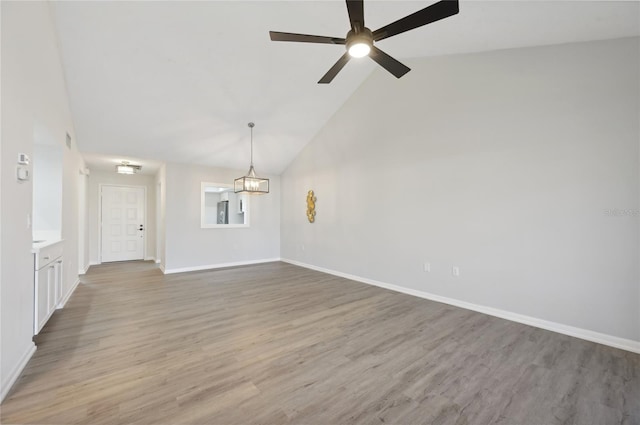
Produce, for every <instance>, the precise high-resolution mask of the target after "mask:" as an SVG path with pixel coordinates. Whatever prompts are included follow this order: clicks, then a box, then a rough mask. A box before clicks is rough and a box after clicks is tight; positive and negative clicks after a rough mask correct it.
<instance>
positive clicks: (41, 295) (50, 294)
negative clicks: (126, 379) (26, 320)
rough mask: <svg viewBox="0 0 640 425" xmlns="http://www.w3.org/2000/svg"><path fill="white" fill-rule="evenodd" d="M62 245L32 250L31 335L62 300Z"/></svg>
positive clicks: (38, 329)
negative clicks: (32, 299)
mask: <svg viewBox="0 0 640 425" xmlns="http://www.w3.org/2000/svg"><path fill="white" fill-rule="evenodd" d="M62 265H63V261H62V244H61V243H55V244H51V245H48V246H44V247H39V248H37V249H34V268H35V274H34V282H33V283H34V305H33V307H34V308H33V313H34V317H33V334H34V335H37V334H38V333H39V332H40V330H41V329H42V327H43V326H44V325H45V323H47V320H49V318H50V317H51V315H52V314H53V312H54V311H55V310H56V308H57V306H58V304H59V303H60V301H61V299H62Z"/></svg>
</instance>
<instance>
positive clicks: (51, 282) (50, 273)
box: [47, 263, 56, 318]
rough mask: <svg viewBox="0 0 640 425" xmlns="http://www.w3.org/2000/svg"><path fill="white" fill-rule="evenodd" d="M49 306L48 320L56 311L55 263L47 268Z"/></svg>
mask: <svg viewBox="0 0 640 425" xmlns="http://www.w3.org/2000/svg"><path fill="white" fill-rule="evenodd" d="M47 286H48V292H49V293H48V305H47V318H49V316H50V315H51V313H52V312H53V311H54V310H55V309H56V266H55V263H54V264H51V265H50V266H48V267H47Z"/></svg>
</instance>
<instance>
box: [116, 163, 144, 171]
mask: <svg viewBox="0 0 640 425" xmlns="http://www.w3.org/2000/svg"><path fill="white" fill-rule="evenodd" d="M140 170H142V167H141V166H140V165H131V164H130V163H129V161H122V164H118V165H116V173H118V174H135V173H137V172H138V171H140Z"/></svg>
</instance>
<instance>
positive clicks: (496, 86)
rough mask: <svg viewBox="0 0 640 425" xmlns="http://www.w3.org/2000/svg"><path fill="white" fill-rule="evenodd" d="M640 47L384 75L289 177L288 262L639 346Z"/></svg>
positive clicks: (451, 62) (572, 48) (631, 42)
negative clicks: (311, 204) (310, 196)
mask: <svg viewBox="0 0 640 425" xmlns="http://www.w3.org/2000/svg"><path fill="white" fill-rule="evenodd" d="M639 48H640V43H639V39H638V38H632V39H620V40H612V41H603V42H591V43H578V44H568V45H560V46H550V47H536V48H527V49H517V50H504V51H496V52H489V53H481V54H468V55H456V56H448V57H438V58H431V59H422V60H416V61H408V65H409V66H411V67H412V71H411V72H410V73H408V74H407V75H406V76H405V77H403V78H402V79H400V80H396V79H395V78H393V77H391V76H390V75H388V74H387V73H386V72H384V71H382V70H378V71H376V72H374V73H373V74H372V76H371V77H370V78H369V79H368V80H367V81H366V82H365V83H364V84H363V85H362V86H361V87H360V88H359V89H358V90H357V91H356V92H355V93H354V95H353V96H352V97H351V98H350V99H349V100H348V101H347V102H346V103H345V104H344V105H343V107H342V108H341V109H340V110H339V111H338V112H337V113H336V114H335V115H334V116H333V117H332V119H331V120H330V121H329V122H328V123H327V125H326V126H325V127H324V128H323V129H322V131H321V132H320V133H319V134H318V135H317V136H316V137H315V138H314V140H313V141H312V142H311V143H310V144H309V145H308V146H307V147H306V148H305V149H304V150H303V151H302V152H301V154H300V155H299V156H298V157H297V159H296V160H295V161H294V162H293V163H292V164H291V165H290V166H289V168H288V169H287V170H286V172H285V173H284V174H283V175H282V211H281V215H282V248H281V250H282V252H281V254H282V257H283V258H288V259H292V260H295V261H298V262H302V263H306V264H310V265H312V266H316V267H322V268H326V269H329V270H334V271H338V272H342V273H348V274H352V275H355V276H359V277H363V278H368V279H372V280H376V281H381V282H385V283H389V284H395V285H399V286H402V287H404V288H408V289H412V290H418V291H422V292H426V293H430V294H436V295H439V296H443V297H447V298H450V299H454V300H460V301H465V302H468V303H472V304H475V305H479V306H488V307H493V308H495V309H500V310H504V311H507V312H515V313H518V314H521V315H526V316H529V317H533V318H538V319H543V320H546V321H550V322H554V323H559V324H564V325H569V326H572V327H576V328H580V329H586V330H590V331H594V332H599V333H603V334H607V335H612V336H615V337H620V338H625V339H631V340H635V341H640V320H639V315H638V312H639V311H640V302H639V300H640V294H639V291H640V287H639V269H638V255H639V247H638V243H639V238H638V234H639V233H638V232H639V225H638V220H639V217H638V214H637V211H638V208H639V202H638V199H639V190H640V187H639V165H638V164H639V159H638V158H639V156H638V155H639V140H640V130H639V115H640V107H639V99H640V88H639V76H640V70H639V63H640V56H639V50H640V49H639ZM338 78H339V77H338ZM309 189H313V190H315V193H316V196H317V199H318V200H317V202H316V210H317V216H316V222H315V223H314V224H309V223H308V222H307V219H306V216H305V197H306V193H307V191H308V190H309ZM381 193H384V194H387V198H388V203H387V204H385V205H381V203H380V194H381ZM614 209H620V210H625V211H627V210H628V211H631V212H632V213H631V214H627V215H620V216H614V215H611V214H607V211H608V210H614ZM633 212H635V213H633ZM427 261H428V262H430V263H431V270H432V271H431V272H430V273H427V272H424V271H423V263H424V262H427ZM453 266H459V267H460V270H461V275H460V277H458V278H454V277H453V276H452V273H451V270H452V267H453Z"/></svg>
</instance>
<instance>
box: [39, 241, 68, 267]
mask: <svg viewBox="0 0 640 425" xmlns="http://www.w3.org/2000/svg"><path fill="white" fill-rule="evenodd" d="M61 255H62V242H58V243H55V244H53V245H49V246H45V247H43V248H40V250H39V251H38V253H37V254H36V264H35V267H36V270H40V269H41V268H42V267H44V266H46V265H47V264H49V263H50V262H52V261H53V260H55V259H56V258H58V257H60V256H61Z"/></svg>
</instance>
